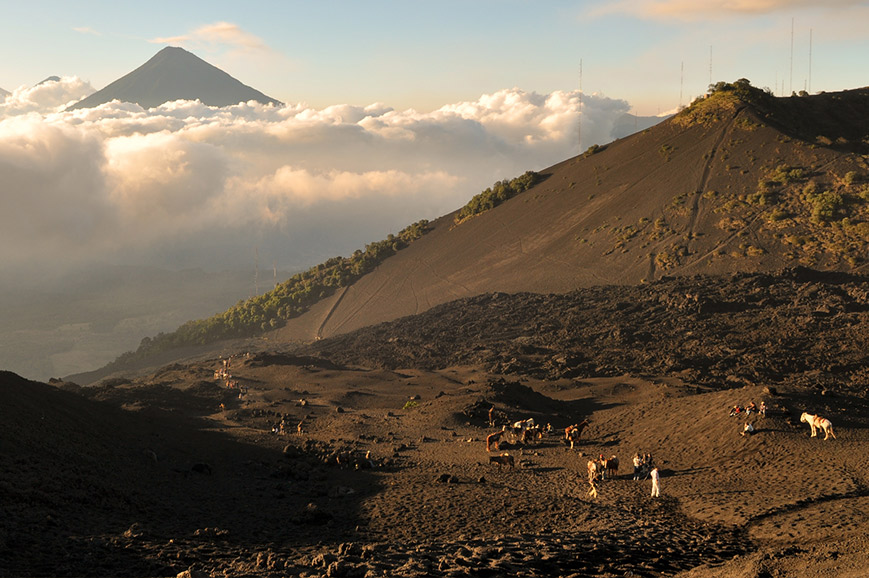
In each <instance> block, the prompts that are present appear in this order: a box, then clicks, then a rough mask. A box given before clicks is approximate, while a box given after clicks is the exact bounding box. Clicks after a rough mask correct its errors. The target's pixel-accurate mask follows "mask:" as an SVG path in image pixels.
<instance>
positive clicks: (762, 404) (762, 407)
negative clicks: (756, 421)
mask: <svg viewBox="0 0 869 578" xmlns="http://www.w3.org/2000/svg"><path fill="white" fill-rule="evenodd" d="M758 411H759V412H760V417H766V402H765V401H761V402H760V409H759V410H758Z"/></svg>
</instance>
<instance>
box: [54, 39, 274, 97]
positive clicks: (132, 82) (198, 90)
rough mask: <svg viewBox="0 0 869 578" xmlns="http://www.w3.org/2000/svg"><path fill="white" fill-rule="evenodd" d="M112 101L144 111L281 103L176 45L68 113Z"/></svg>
mask: <svg viewBox="0 0 869 578" xmlns="http://www.w3.org/2000/svg"><path fill="white" fill-rule="evenodd" d="M112 100H120V101H122V102H134V103H136V104H138V105H140V106H142V107H144V108H153V107H155V106H160V105H161V104H163V103H164V102H171V101H173V100H199V101H200V102H202V103H204V104H207V105H209V106H230V105H233V104H238V103H239V102H247V101H250V100H255V101H257V102H261V103H263V104H274V105H280V104H281V103H280V102H279V101H277V100H275V99H274V98H271V97H269V96H266V95H265V94H263V93H262V92H260V91H258V90H256V89H254V88H251V87H250V86H247V85H246V84H242V83H241V82H240V81H238V80H236V79H235V78H233V77H232V76H230V75H229V74H227V73H226V72H224V71H222V70H220V69H219V68H217V67H215V66H212V65H211V64H209V63H207V62H205V61H204V60H202V59H201V58H199V57H198V56H196V55H194V54H191V53H190V52H187V51H186V50H184V49H183V48H177V47H173V46H168V47H166V48H164V49H162V50H161V51H160V52H158V53H157V54H155V55H154V56H153V57H152V58H151V59H150V60H148V62H146V63H145V64H143V65H142V66H140V67H139V68H137V69H136V70H134V71H132V72H130V73H129V74H127V75H125V76H122V77H121V78H119V79H118V80H116V81H114V82H112V83H111V84H109V85H108V86H106V87H105V88H103V89H102V90H98V91H97V92H95V93H93V94H92V95H90V96H88V97H87V98H84V99H82V100H80V101H79V102H77V103H75V104H74V105H72V106H70V107H69V110H75V109H79V108H93V107H95V106H99V105H101V104H104V103H106V102H111V101H112Z"/></svg>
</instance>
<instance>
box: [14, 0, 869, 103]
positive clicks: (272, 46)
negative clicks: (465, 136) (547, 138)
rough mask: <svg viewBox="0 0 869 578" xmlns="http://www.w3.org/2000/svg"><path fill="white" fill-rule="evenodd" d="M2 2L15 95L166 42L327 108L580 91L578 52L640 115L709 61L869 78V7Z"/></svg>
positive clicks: (599, 83) (700, 85)
mask: <svg viewBox="0 0 869 578" xmlns="http://www.w3.org/2000/svg"><path fill="white" fill-rule="evenodd" d="M0 6H2V14H3V17H2V18H0V49H2V53H3V54H5V55H7V58H4V64H3V66H2V68H0V87H2V88H4V89H6V90H14V89H15V88H17V87H20V86H25V85H32V84H34V83H36V82H39V81H40V80H42V79H43V78H45V77H47V76H49V75H58V76H72V75H75V76H78V77H80V78H82V79H84V80H86V81H88V82H90V84H91V85H92V86H93V87H94V88H96V89H99V88H102V87H103V86H105V85H106V84H108V83H109V82H111V81H113V80H115V79H116V78H118V77H120V76H122V75H124V74H126V73H127V72H129V71H131V70H132V69H134V68H136V67H137V66H139V65H140V64H142V63H143V62H145V61H146V60H147V59H148V58H150V57H151V56H152V55H153V54H154V53H156V52H157V51H158V50H159V49H160V48H161V47H162V46H165V45H167V44H173V45H181V46H184V47H185V48H188V49H189V50H191V51H193V52H194V53H196V54H197V55H199V56H200V57H202V58H204V59H205V60H207V61H209V62H211V63H212V64H214V65H216V66H218V67H220V68H223V69H224V70H226V71H227V72H229V73H230V74H232V75H233V76H235V77H236V78H239V79H240V80H242V81H243V82H245V83H246V84H249V85H252V86H254V87H255V88H257V89H259V90H262V91H263V92H265V93H267V94H269V95H270V96H273V97H275V98H278V99H280V100H282V101H284V102H304V103H308V104H310V105H311V106H315V107H324V106H329V105H333V104H339V103H349V104H355V105H367V104H371V103H375V102H382V103H385V104H387V105H389V106H391V107H394V108H396V109H405V108H415V109H417V110H421V111H426V110H433V109H436V108H438V107H440V106H442V105H444V104H449V103H455V102H462V101H468V100H474V99H476V98H478V97H479V96H480V95H482V94H490V93H493V92H496V91H498V90H501V89H508V88H512V87H518V88H519V89H521V90H524V91H529V92H538V93H549V92H552V91H555V90H574V89H576V88H578V86H579V81H580V79H579V69H580V59H581V60H582V70H583V74H582V89H583V92H585V93H595V92H597V93H603V94H605V95H606V96H608V97H611V98H617V99H624V100H627V101H628V102H629V103H630V105H631V107H632V110H633V111H634V112H636V113H638V114H641V115H652V114H656V113H658V112H663V111H667V110H671V109H673V108H675V107H677V106H678V105H679V104H680V100H681V101H682V102H681V104H688V102H690V99H691V98H693V97H695V96H698V95H699V94H702V93H703V92H704V91H705V89H706V87H707V85H708V84H709V80H710V65H711V78H712V80H713V81H718V80H726V81H732V80H736V79H737V78H743V77H744V78H748V79H749V80H751V81H752V83H753V84H754V85H756V86H761V87H770V88H771V89H774V90H775V91H776V92H777V93H781V92H782V91H783V90H784V91H785V92H787V93H789V91H790V90H797V91H798V90H801V89H804V88H810V89H811V92H816V91H819V90H826V91H834V90H842V89H846V88H856V87H860V86H865V85H867V84H869V81H867V77H869V67H867V65H866V62H869V34H866V32H865V26H866V24H867V23H869V2H865V1H851V0H827V1H825V2H823V3H822V2H807V1H803V0H713V1H697V0H639V1H633V2H618V1H615V2H613V1H611V0H602V1H573V2H570V1H565V0H533V1H530V0H528V1H525V0H461V1H455V0H438V1H428V0H425V1H423V0H420V1H415V0H402V1H397V0H392V1H387V0H381V1H360V0H331V1H330V0H319V1H315V0H304V1H300V0H281V1H248V2H237V1H223V0H210V1H208V2H175V1H172V2H165V1H162V0H157V1H151V2H148V3H147V4H145V3H133V2H119V1H84V2H81V1H79V2H68V1H66V0H36V1H32V2H21V1H15V2H10V1H7V0H3V2H2V3H0ZM146 7H147V8H146ZM792 24H793V52H792V51H791V29H792ZM810 34H811V40H812V42H811V51H812V63H811V65H812V70H811V86H809V51H810ZM161 40H162V42H161ZM8 55H14V58H9V57H8ZM792 55H793V57H792Z"/></svg>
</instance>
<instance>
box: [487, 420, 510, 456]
mask: <svg viewBox="0 0 869 578" xmlns="http://www.w3.org/2000/svg"><path fill="white" fill-rule="evenodd" d="M505 431H506V426H505V428H504V429H502V430H501V431H496V432H495V433H491V434H489V435H487V436H486V451H487V452H490V451H492V448H495V449H496V450H497V449H498V445H499V444H500V443H501V437H502V436H503V435H504V432H505Z"/></svg>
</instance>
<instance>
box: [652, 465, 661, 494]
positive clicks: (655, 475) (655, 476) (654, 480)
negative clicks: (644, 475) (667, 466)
mask: <svg viewBox="0 0 869 578" xmlns="http://www.w3.org/2000/svg"><path fill="white" fill-rule="evenodd" d="M651 475H652V497H653V498H659V497H661V487H660V486H659V485H658V466H655V467H654V468H652V474H651Z"/></svg>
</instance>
